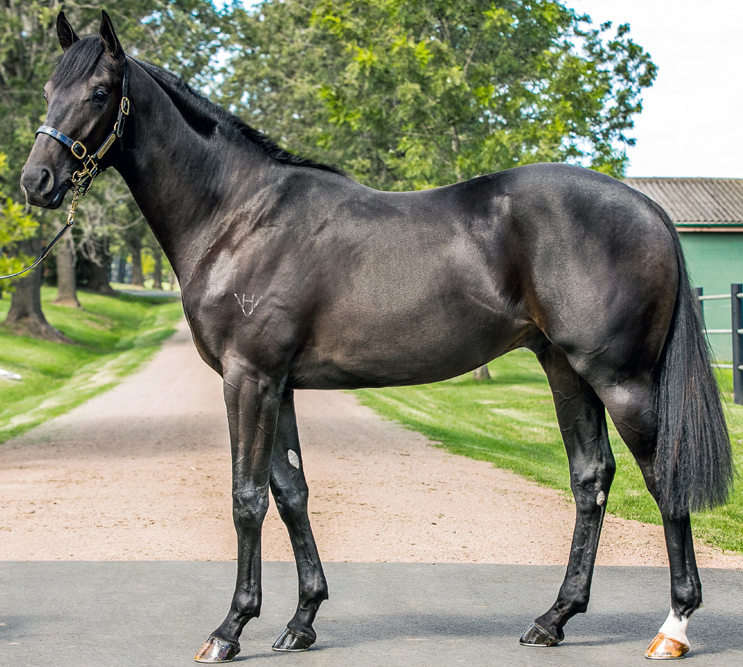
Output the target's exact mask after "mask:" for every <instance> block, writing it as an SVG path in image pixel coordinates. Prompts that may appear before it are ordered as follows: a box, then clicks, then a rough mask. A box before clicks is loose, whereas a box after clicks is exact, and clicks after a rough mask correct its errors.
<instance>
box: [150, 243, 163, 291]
mask: <svg viewBox="0 0 743 667" xmlns="http://www.w3.org/2000/svg"><path fill="white" fill-rule="evenodd" d="M152 252H153V253H154V255H155V272H154V274H153V276H152V277H153V278H154V279H155V284H154V285H153V289H162V288H163V252H162V250H160V248H155V249H154V250H153V251H152Z"/></svg>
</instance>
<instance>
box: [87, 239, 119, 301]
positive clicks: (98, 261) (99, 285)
mask: <svg viewBox="0 0 743 667" xmlns="http://www.w3.org/2000/svg"><path fill="white" fill-rule="evenodd" d="M88 244H89V247H88V253H87V254H88V257H89V259H86V260H85V273H86V275H87V280H88V281H87V283H86V284H85V289H86V290H88V291H90V292H96V293H98V294H105V295H106V296H116V291H115V290H114V288H113V287H111V285H109V284H108V270H109V266H110V264H111V256H110V255H109V254H108V247H107V244H106V242H105V241H104V240H103V239H102V238H100V237H98V236H93V237H91V238H90V239H89V240H88Z"/></svg>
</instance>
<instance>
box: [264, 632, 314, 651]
mask: <svg viewBox="0 0 743 667" xmlns="http://www.w3.org/2000/svg"><path fill="white" fill-rule="evenodd" d="M316 639H317V637H316V636H315V637H313V636H312V635H310V634H307V633H306V632H301V631H300V630H292V629H291V628H287V629H286V630H284V632H282V633H281V636H280V637H279V638H278V639H277V640H276V642H275V643H274V645H273V650H274V651H279V652H280V653H299V651H306V650H307V649H308V648H309V647H310V646H312V645H313V644H314V643H315V640H316Z"/></svg>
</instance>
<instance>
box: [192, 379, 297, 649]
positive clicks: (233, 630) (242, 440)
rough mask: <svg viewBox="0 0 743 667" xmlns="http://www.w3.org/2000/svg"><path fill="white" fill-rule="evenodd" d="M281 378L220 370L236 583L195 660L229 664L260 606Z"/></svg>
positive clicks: (257, 614)
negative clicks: (263, 536) (224, 610)
mask: <svg viewBox="0 0 743 667" xmlns="http://www.w3.org/2000/svg"><path fill="white" fill-rule="evenodd" d="M282 385H283V381H282V382H275V381H273V380H271V379H269V378H259V379H254V378H252V377H248V375H247V374H246V373H245V371H244V370H243V369H242V368H238V369H235V371H233V372H229V371H228V369H225V374H224V397H225V403H226V404H227V419H228V422H229V428H230V442H231V445H232V515H233V520H234V522H235V530H236V531H237V584H236V586H235V594H234V596H233V598H232V605H231V607H230V611H229V613H228V614H227V617H226V618H225V619H224V621H223V622H222V625H220V626H219V627H218V628H217V629H216V630H215V631H214V632H213V633H212V634H211V636H210V637H209V639H208V640H207V641H206V643H205V644H204V645H203V646H202V647H201V649H200V650H199V652H198V653H197V654H196V658H195V659H196V661H197V662H210V663H214V662H229V661H231V660H232V659H233V658H234V657H235V656H236V655H237V654H238V653H239V652H240V644H239V641H238V640H239V638H240V633H241V632H242V630H243V628H244V627H245V624H246V623H247V622H248V621H249V620H250V619H251V618H256V617H257V616H259V615H260V610H261V528H262V526H263V519H264V518H265V516H266V511H267V510H268V488H269V480H270V466H271V453H272V449H273V443H274V438H275V435H276V424H277V419H278V414H279V405H280V401H281V393H282V389H283V386H282Z"/></svg>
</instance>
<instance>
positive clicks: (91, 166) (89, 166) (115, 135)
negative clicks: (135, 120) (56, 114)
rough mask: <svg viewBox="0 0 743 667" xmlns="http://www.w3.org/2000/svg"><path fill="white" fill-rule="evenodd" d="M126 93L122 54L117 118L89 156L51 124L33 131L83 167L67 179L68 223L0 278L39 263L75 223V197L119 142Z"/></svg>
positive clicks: (125, 112) (126, 72)
mask: <svg viewBox="0 0 743 667" xmlns="http://www.w3.org/2000/svg"><path fill="white" fill-rule="evenodd" d="M128 92H129V59H128V58H127V57H126V56H124V78H123V80H122V82H121V102H120V103H119V113H118V115H117V117H116V122H115V123H114V129H113V130H111V133H110V134H109V135H108V136H107V137H106V139H105V140H104V141H103V143H102V144H101V145H100V147H99V148H98V150H97V151H96V152H95V153H93V154H92V155H88V150H87V148H85V145H84V144H83V143H82V142H81V141H77V140H75V139H70V137H68V136H67V135H66V134H63V133H62V132H60V131H59V130H55V129H54V128H53V127H51V126H50V125H42V126H41V127H40V128H39V129H38V130H36V134H48V135H49V136H50V137H53V138H54V139H56V140H57V141H60V142H61V143H63V144H64V145H65V146H67V147H69V149H70V151H71V152H72V154H73V155H74V156H75V157H76V158H77V159H78V160H80V161H81V162H82V163H83V166H82V169H80V170H79V171H76V172H74V173H73V174H72V178H71V179H70V180H71V181H72V187H71V188H70V189H71V190H72V202H71V203H70V212H69V213H68V214H67V222H66V224H65V226H64V227H62V230H61V231H60V232H59V234H57V235H56V236H55V237H54V240H53V241H52V242H51V243H50V244H49V245H48V246H46V248H44V249H43V250H42V251H41V254H40V255H39V256H38V257H37V258H36V261H35V262H34V263H33V264H31V266H29V267H27V268H25V269H23V271H18V272H17V273H11V274H10V275H7V276H0V280H4V279H5V278H15V277H16V276H20V275H22V274H24V273H26V272H27V271H30V270H31V269H33V268H34V267H36V266H38V265H39V263H40V262H41V261H43V260H44V259H45V258H46V256H47V255H48V254H49V252H50V251H51V249H52V248H53V247H54V246H55V245H56V243H57V241H59V239H61V238H62V236H63V235H64V233H65V232H66V231H67V230H68V229H69V228H70V227H72V225H74V224H75V208H76V207H77V201H78V199H80V197H81V196H82V195H84V194H85V193H86V192H87V191H88V190H89V189H90V186H91V185H92V184H93V179H94V178H95V177H96V176H98V174H100V173H102V172H103V171H105V168H104V169H101V168H100V161H101V159H102V158H103V156H104V155H105V154H106V153H107V152H108V149H109V148H111V146H113V144H114V142H115V141H116V139H118V140H119V141H122V135H123V134H124V122H125V121H126V117H127V116H128V115H129V107H130V103H129V98H128V97H127V93H128ZM86 157H87V159H86Z"/></svg>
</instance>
